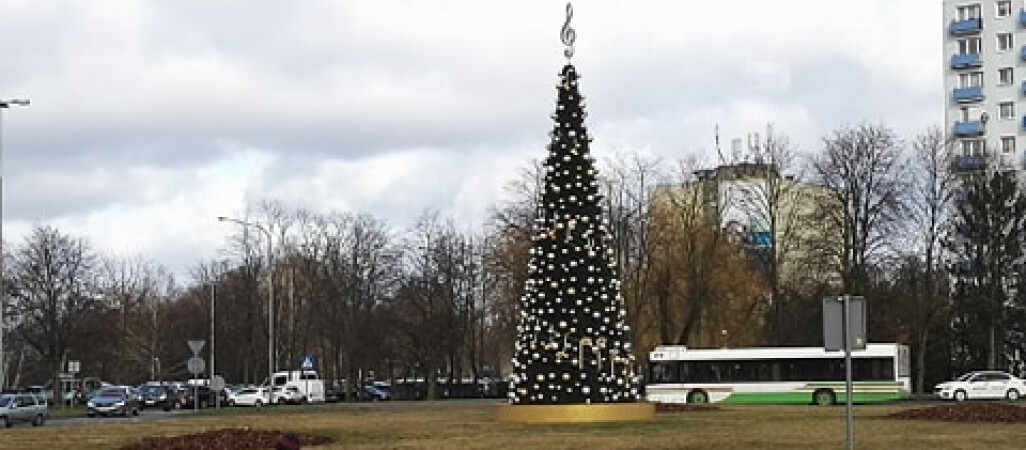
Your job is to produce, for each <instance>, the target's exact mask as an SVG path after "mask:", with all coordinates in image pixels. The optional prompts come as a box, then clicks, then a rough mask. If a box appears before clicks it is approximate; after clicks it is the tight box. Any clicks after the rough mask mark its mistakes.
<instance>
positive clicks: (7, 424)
mask: <svg viewBox="0 0 1026 450" xmlns="http://www.w3.org/2000/svg"><path fill="white" fill-rule="evenodd" d="M12 426H14V423H13V422H11V419H9V418H7V417H4V428H10V427H12Z"/></svg>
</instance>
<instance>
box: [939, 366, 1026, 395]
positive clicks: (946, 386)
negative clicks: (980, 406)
mask: <svg viewBox="0 0 1026 450" xmlns="http://www.w3.org/2000/svg"><path fill="white" fill-rule="evenodd" d="M933 392H934V394H936V395H937V397H940V398H942V399H944V400H955V401H958V402H962V401H966V400H970V399H972V400H975V399H996V398H1006V399H1008V400H1011V401H1015V400H1018V399H1019V398H1020V397H1022V396H1023V394H1026V383H1024V381H1023V379H1022V378H1019V377H1016V376H1013V375H1009V374H1008V373H1006V372H997V371H992V370H987V371H977V372H969V373H967V374H965V375H962V376H960V377H958V379H956V380H955V381H947V382H944V383H941V384H938V385H937V386H936V387H934V388H933Z"/></svg>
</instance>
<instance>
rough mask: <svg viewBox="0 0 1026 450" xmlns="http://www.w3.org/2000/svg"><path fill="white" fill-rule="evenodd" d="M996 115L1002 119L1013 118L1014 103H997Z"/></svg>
mask: <svg viewBox="0 0 1026 450" xmlns="http://www.w3.org/2000/svg"><path fill="white" fill-rule="evenodd" d="M998 117H999V118H1001V119H1003V120H1008V119H1014V118H1015V103H1012V102H1002V103H998Z"/></svg>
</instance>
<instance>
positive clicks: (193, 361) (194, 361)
mask: <svg viewBox="0 0 1026 450" xmlns="http://www.w3.org/2000/svg"><path fill="white" fill-rule="evenodd" d="M186 343H187V344H189V350H192V357H191V358H189V360H188V361H187V362H186V366H187V368H188V369H189V373H191V374H192V378H193V383H192V409H194V410H196V409H199V384H198V383H197V381H199V380H198V379H199V374H202V373H203V371H204V370H206V369H207V362H206V361H204V360H203V358H200V356H199V354H200V350H203V346H204V345H206V344H207V341H204V340H202V339H195V340H190V341H187V342H186Z"/></svg>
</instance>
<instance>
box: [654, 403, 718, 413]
mask: <svg viewBox="0 0 1026 450" xmlns="http://www.w3.org/2000/svg"><path fill="white" fill-rule="evenodd" d="M719 409H720V408H719V407H718V406H713V405H697V404H693V403H690V404H681V403H656V404H655V410H656V412H657V413H672V412H693V411H694V412H701V411H716V410H719Z"/></svg>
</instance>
